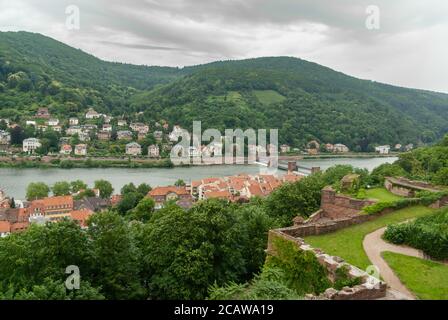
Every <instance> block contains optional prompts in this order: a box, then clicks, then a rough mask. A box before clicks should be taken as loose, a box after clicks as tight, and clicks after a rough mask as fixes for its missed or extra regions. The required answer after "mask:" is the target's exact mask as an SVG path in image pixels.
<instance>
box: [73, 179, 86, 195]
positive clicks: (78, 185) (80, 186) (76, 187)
mask: <svg viewBox="0 0 448 320" xmlns="http://www.w3.org/2000/svg"><path fill="white" fill-rule="evenodd" d="M70 187H71V190H72V193H78V192H79V191H81V190H86V189H87V184H86V183H84V182H83V181H81V180H76V181H72V182H71V183H70Z"/></svg>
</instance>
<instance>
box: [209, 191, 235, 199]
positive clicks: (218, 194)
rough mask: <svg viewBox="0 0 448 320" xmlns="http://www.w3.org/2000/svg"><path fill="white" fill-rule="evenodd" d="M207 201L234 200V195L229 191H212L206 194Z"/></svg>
mask: <svg viewBox="0 0 448 320" xmlns="http://www.w3.org/2000/svg"><path fill="white" fill-rule="evenodd" d="M204 196H205V198H207V199H228V200H231V199H232V194H231V193H230V192H229V191H211V192H207V193H205V194H204Z"/></svg>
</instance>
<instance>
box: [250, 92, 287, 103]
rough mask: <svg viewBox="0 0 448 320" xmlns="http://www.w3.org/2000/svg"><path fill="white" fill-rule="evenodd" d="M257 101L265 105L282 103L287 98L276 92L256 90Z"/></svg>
mask: <svg viewBox="0 0 448 320" xmlns="http://www.w3.org/2000/svg"><path fill="white" fill-rule="evenodd" d="M253 92H254V94H255V96H256V97H257V99H258V100H259V101H260V102H261V103H263V104H271V103H277V102H282V101H283V100H285V99H286V98H285V97H284V96H282V95H281V94H280V93H278V92H277V91H274V90H254V91H253Z"/></svg>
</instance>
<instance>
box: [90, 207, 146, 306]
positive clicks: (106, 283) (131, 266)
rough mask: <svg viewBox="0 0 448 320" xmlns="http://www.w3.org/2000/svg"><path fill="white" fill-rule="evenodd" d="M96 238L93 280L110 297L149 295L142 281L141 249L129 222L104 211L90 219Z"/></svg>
mask: <svg viewBox="0 0 448 320" xmlns="http://www.w3.org/2000/svg"><path fill="white" fill-rule="evenodd" d="M87 233H88V235H89V236H90V239H91V240H92V251H91V252H92V255H93V261H92V268H93V274H92V275H93V276H94V277H93V280H92V284H94V285H95V286H97V287H101V288H102V293H103V294H104V295H105V296H106V298H108V299H127V300H133V299H143V298H146V292H145V290H144V287H143V284H142V281H141V279H140V277H139V274H140V272H141V264H140V261H141V256H140V250H139V248H138V247H137V246H136V245H135V241H134V239H133V236H132V235H133V233H132V232H131V229H130V227H129V224H128V223H127V222H125V221H124V220H123V218H122V217H120V216H119V215H118V214H116V213H114V212H101V213H97V214H95V215H93V216H92V217H91V218H90V220H89V229H88V231H87Z"/></svg>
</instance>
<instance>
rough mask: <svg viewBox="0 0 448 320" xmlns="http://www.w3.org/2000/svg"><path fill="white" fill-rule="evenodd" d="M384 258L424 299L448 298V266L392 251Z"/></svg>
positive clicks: (405, 283) (385, 253)
mask: <svg viewBox="0 0 448 320" xmlns="http://www.w3.org/2000/svg"><path fill="white" fill-rule="evenodd" d="M383 257H384V260H386V262H387V263H388V264H389V266H390V267H391V268H392V270H394V272H395V274H396V275H397V276H398V278H400V280H401V282H402V283H403V284H404V285H405V286H406V287H407V288H408V289H409V290H411V291H412V292H413V293H414V294H415V295H416V296H417V297H418V298H420V299H423V300H446V299H448V266H446V265H444V264H441V263H436V262H432V261H427V260H423V259H419V258H414V257H409V256H404V255H401V254H397V253H392V252H384V253H383Z"/></svg>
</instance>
